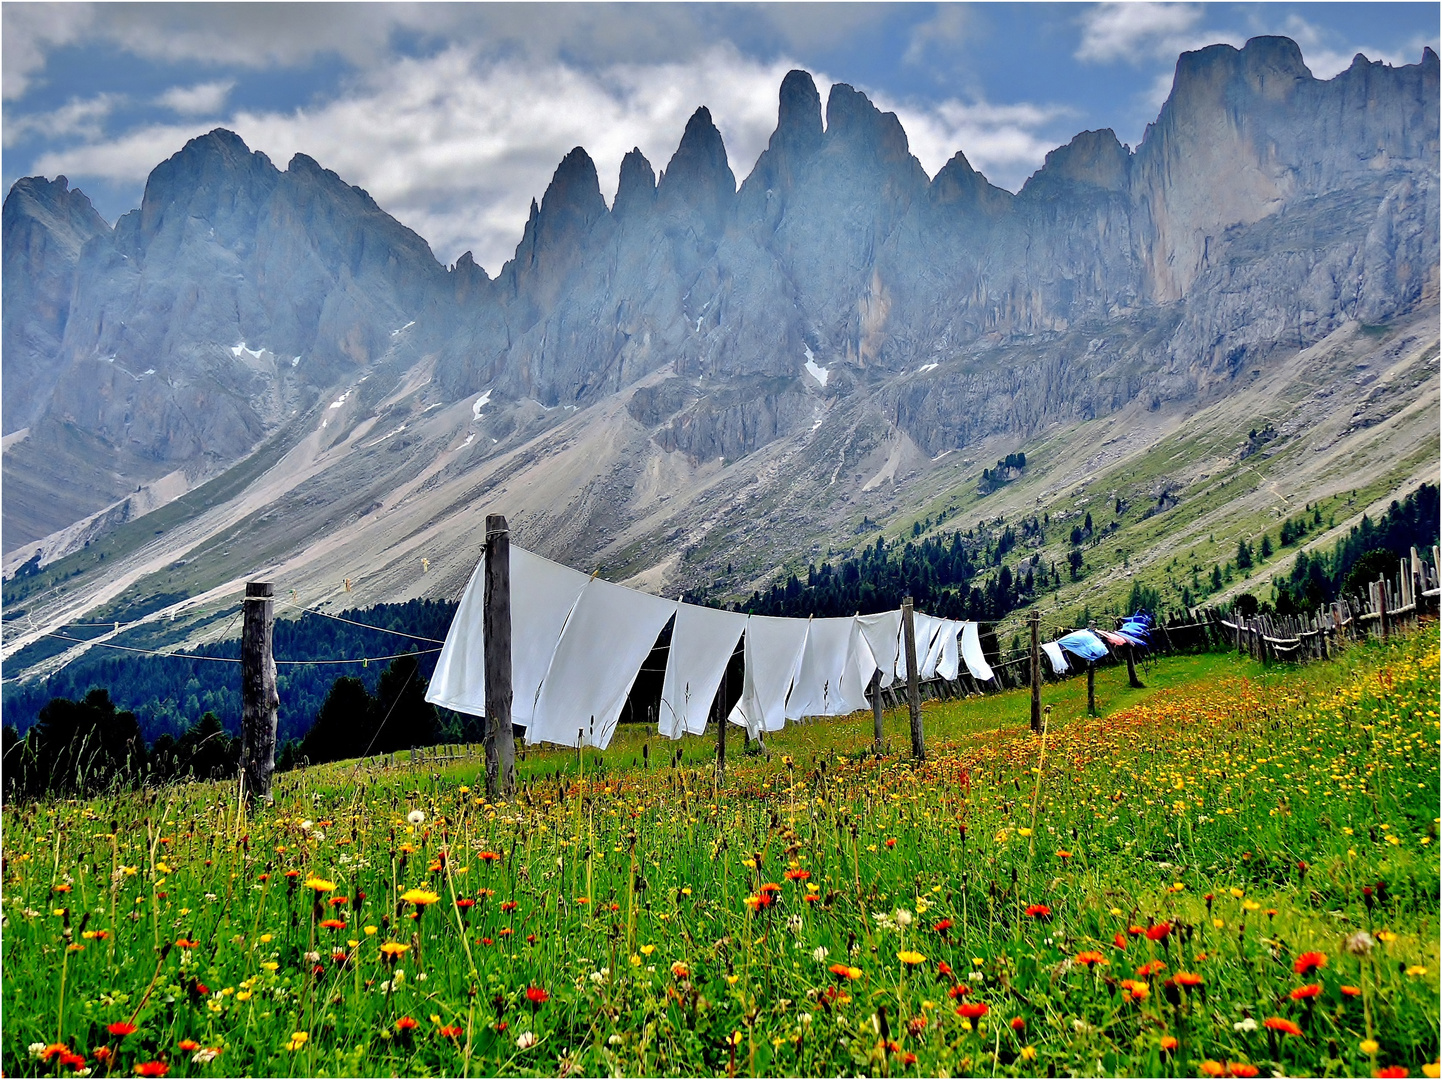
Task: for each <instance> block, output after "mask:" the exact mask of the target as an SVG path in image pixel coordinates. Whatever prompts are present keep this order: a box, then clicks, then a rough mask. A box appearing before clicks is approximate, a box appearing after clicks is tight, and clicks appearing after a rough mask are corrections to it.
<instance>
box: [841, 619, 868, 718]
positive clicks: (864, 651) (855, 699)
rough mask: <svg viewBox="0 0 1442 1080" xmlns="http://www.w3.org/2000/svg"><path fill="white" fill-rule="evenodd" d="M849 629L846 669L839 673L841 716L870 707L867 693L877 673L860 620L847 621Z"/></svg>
mask: <svg viewBox="0 0 1442 1080" xmlns="http://www.w3.org/2000/svg"><path fill="white" fill-rule="evenodd" d="M847 621H848V622H849V623H850V624H851V629H850V631H849V632H848V634H847V639H846V668H845V670H844V671H843V672H842V673H841V697H842V704H841V706H840V707H841V715H844V714H845V713H852V712H856V710H858V709H866V708H870V706H871V698H870V697H869V696H868V693H867V692H868V691H869V690H870V689H871V680H872V677H873V676H874V675H875V674H876V672H877V666H876V658H875V657H874V656H872V655H871V646H869V645H868V644H866V635H865V634H864V633H863V632H862V625H861V619H860V618H852V619H848V620H847Z"/></svg>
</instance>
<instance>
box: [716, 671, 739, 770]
mask: <svg viewBox="0 0 1442 1080" xmlns="http://www.w3.org/2000/svg"><path fill="white" fill-rule="evenodd" d="M732 655H733V656H734V655H735V654H734V652H733V654H732ZM730 668H731V662H730V661H729V660H728V661H727V662H726V667H725V668H723V669H722V671H721V690H720V694H721V709H720V711H719V712H718V713H717V717H716V786H717V787H720V786H721V785H722V784H723V783H724V782H725V780H726V725H727V724H728V723H729V722H730V721H729V719H728V718H727V716H726V702H727V701H728V700H730V699H729V698H727V696H726V676H727V675H729V674H730V673H731V672H730Z"/></svg>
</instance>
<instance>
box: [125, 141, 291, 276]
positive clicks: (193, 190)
mask: <svg viewBox="0 0 1442 1080" xmlns="http://www.w3.org/2000/svg"><path fill="white" fill-rule="evenodd" d="M279 178H280V171H279V170H278V169H277V168H276V167H275V166H274V165H273V164H271V161H270V158H268V157H266V156H265V155H264V154H262V153H261V152H259V151H254V152H252V151H251V149H250V148H249V147H248V146H246V145H245V142H244V141H243V140H242V139H241V137H240V136H239V135H237V134H235V132H233V131H227V130H226V129H225V128H216V129H215V130H214V131H211V132H209V133H208V134H205V135H200V136H198V137H196V138H194V139H191V140H190V141H189V142H188V143H186V144H185V146H184V147H183V148H182V149H181V150H180V152H179V153H177V154H175V155H174V156H173V157H170V158H168V159H167V160H165V161H162V162H161V163H160V164H159V165H157V166H156V167H155V168H154V169H153V170H152V171H151V173H150V176H149V178H148V179H147V180H146V182H145V195H144V196H143V197H142V199H141V201H140V212H139V218H138V220H134V219H131V220H128V221H126V227H127V231H129V230H130V229H134V230H135V231H136V233H137V234H138V235H137V237H136V239H137V240H138V242H139V245H140V246H141V247H142V248H143V247H144V246H146V245H148V244H149V243H150V242H151V241H153V240H154V239H155V238H156V237H157V236H159V235H160V234H161V233H163V232H164V231H165V230H166V227H167V225H170V226H172V232H173V234H174V235H173V237H172V238H173V239H176V240H178V237H179V234H180V233H182V232H183V231H184V229H185V226H186V223H187V222H188V221H190V220H191V219H200V220H202V221H204V222H206V224H207V225H208V226H209V227H211V228H214V229H215V234H216V238H217V239H218V240H220V241H221V242H222V243H224V244H226V245H227V246H229V245H232V244H233V243H235V242H237V241H239V240H241V239H242V238H248V237H250V236H252V235H253V234H254V232H255V220H256V212H257V209H258V207H259V206H260V204H261V203H262V202H263V201H264V200H265V198H266V196H267V195H269V194H270V192H271V190H272V189H273V188H274V187H275V185H276V182H277V181H278V180H279ZM126 218H127V219H128V218H130V215H126Z"/></svg>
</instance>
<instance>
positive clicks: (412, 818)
mask: <svg viewBox="0 0 1442 1080" xmlns="http://www.w3.org/2000/svg"><path fill="white" fill-rule="evenodd" d="M406 820H407V821H409V822H410V823H411V824H412V825H419V824H421V823H422V822H423V821H425V820H426V812H425V811H424V810H412V811H411V812H410V813H409V814H407V815H406Z"/></svg>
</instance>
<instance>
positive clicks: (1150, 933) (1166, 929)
mask: <svg viewBox="0 0 1442 1080" xmlns="http://www.w3.org/2000/svg"><path fill="white" fill-rule="evenodd" d="M1171 932H1172V924H1171V923H1169V922H1159V923H1157V924H1156V925H1155V926H1149V927H1147V940H1148V941H1164V940H1166V936H1167V935H1168V934H1170V933H1171Z"/></svg>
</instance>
